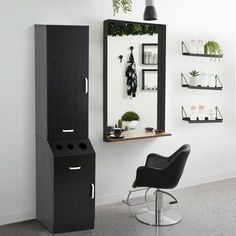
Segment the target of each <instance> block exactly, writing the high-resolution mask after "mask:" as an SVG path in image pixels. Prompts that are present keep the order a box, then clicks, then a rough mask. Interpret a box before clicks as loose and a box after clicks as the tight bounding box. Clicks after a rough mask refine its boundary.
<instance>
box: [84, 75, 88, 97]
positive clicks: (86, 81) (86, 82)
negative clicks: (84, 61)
mask: <svg viewBox="0 0 236 236" xmlns="http://www.w3.org/2000/svg"><path fill="white" fill-rule="evenodd" d="M84 79H85V94H87V93H88V78H87V77H85V78H84Z"/></svg>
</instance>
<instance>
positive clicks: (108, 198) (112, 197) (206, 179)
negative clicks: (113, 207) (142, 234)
mask: <svg viewBox="0 0 236 236" xmlns="http://www.w3.org/2000/svg"><path fill="white" fill-rule="evenodd" d="M235 177H236V171H231V172H225V173H218V174H215V175H209V176H202V177H199V178H194V179H186V180H182V181H180V183H179V185H178V186H177V189H181V188H187V187H193V186H196V185H200V184H207V183H212V182H217V181H222V180H226V179H231V178H235ZM128 191H129V190H128V189H127V191H125V192H120V193H115V194H108V195H104V196H101V197H97V198H96V205H97V206H99V205H103V204H109V203H116V202H120V201H121V200H124V199H126V197H127V195H128Z"/></svg>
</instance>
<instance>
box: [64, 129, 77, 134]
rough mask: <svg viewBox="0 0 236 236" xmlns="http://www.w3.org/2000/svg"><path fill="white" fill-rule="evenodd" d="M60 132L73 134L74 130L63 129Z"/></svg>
mask: <svg viewBox="0 0 236 236" xmlns="http://www.w3.org/2000/svg"><path fill="white" fill-rule="evenodd" d="M62 132H63V133H74V132H75V130H74V129H63V130H62Z"/></svg>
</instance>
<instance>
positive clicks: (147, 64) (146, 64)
mask: <svg viewBox="0 0 236 236" xmlns="http://www.w3.org/2000/svg"><path fill="white" fill-rule="evenodd" d="M142 65H145V66H157V65H158V64H152V63H150V64H149V63H142Z"/></svg>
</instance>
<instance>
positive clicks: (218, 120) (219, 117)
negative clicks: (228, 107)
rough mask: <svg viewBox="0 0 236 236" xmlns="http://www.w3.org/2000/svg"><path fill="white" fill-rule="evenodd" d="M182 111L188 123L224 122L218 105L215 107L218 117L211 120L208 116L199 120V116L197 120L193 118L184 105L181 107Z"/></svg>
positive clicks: (184, 119) (183, 118)
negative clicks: (189, 115)
mask: <svg viewBox="0 0 236 236" xmlns="http://www.w3.org/2000/svg"><path fill="white" fill-rule="evenodd" d="M181 111H182V120H183V121H187V122H188V123H222V122H223V117H222V115H221V113H220V110H219V108H218V107H215V111H216V118H215V119H214V120H209V119H208V117H205V119H204V120H199V119H198V118H197V119H196V120H191V119H190V117H188V115H187V113H186V111H185V109H184V107H183V106H182V108H181Z"/></svg>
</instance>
